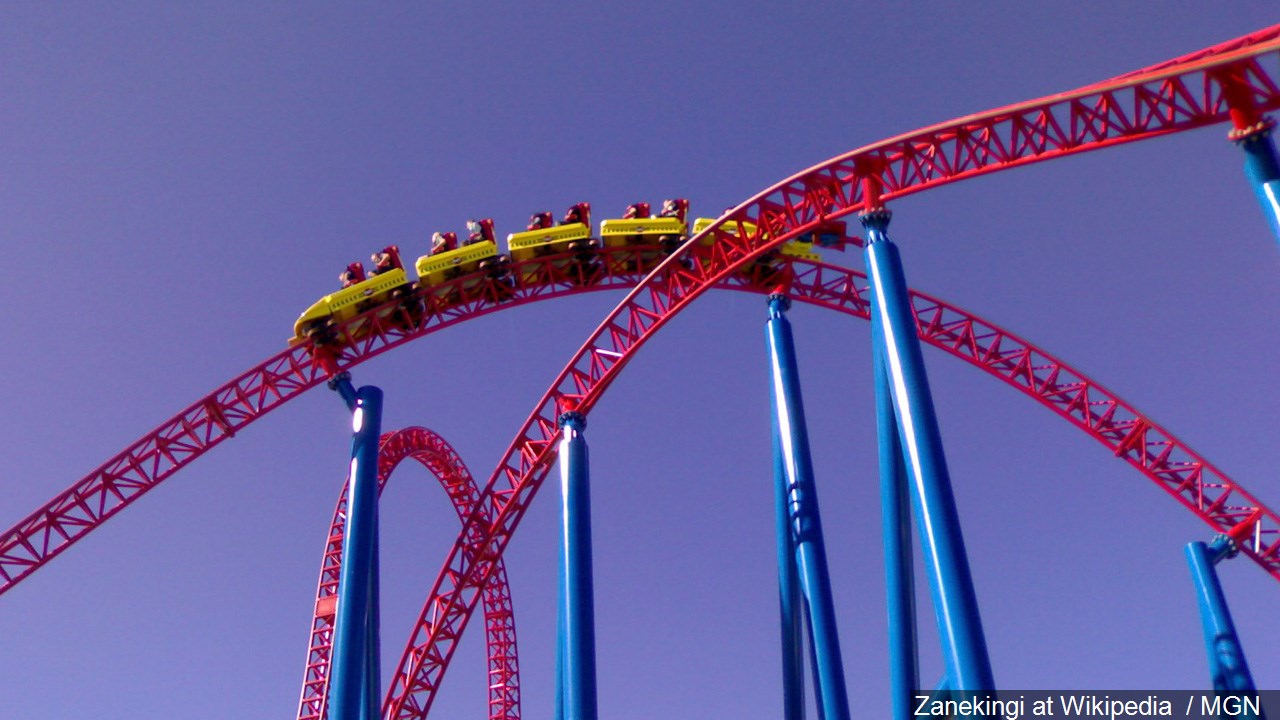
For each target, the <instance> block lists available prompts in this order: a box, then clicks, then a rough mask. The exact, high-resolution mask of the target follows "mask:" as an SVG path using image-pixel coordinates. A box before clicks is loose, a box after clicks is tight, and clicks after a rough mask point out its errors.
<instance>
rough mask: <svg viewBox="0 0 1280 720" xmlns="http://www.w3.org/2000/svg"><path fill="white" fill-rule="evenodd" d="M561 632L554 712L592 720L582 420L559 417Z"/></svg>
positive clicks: (591, 606)
mask: <svg viewBox="0 0 1280 720" xmlns="http://www.w3.org/2000/svg"><path fill="white" fill-rule="evenodd" d="M559 422H560V432H561V440H560V491H561V492H560V495H561V526H560V527H561V536H560V537H561V544H560V578H561V582H560V612H559V618H560V629H559V637H558V640H557V648H558V654H559V656H560V657H559V658H557V663H556V664H557V666H558V667H559V671H558V672H557V676H558V677H557V688H556V706H557V710H556V712H557V714H559V715H560V717H561V718H562V720H596V716H597V703H596V634H595V600H594V590H593V580H592V571H591V493H590V472H589V460H588V454H587V441H586V439H585V438H584V437H583V436H582V431H583V429H584V428H585V427H586V418H584V417H583V416H582V414H581V413H578V412H574V411H569V412H565V413H563V414H562V415H561V416H560V419H559Z"/></svg>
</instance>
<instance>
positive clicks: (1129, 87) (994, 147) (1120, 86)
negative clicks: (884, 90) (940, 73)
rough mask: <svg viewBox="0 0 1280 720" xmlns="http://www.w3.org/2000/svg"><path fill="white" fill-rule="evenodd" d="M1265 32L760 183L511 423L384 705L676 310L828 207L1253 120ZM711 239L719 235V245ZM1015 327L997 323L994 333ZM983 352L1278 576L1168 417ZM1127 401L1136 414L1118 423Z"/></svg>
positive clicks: (431, 673)
mask: <svg viewBox="0 0 1280 720" xmlns="http://www.w3.org/2000/svg"><path fill="white" fill-rule="evenodd" d="M1255 35H1258V36H1261V35H1267V37H1268V39H1265V40H1262V39H1260V38H1259V39H1258V41H1257V42H1253V41H1251V42H1248V43H1243V46H1242V43H1240V42H1239V41H1232V42H1230V43H1224V44H1223V45H1222V46H1219V48H1225V49H1221V50H1220V51H1219V50H1215V49H1213V48H1211V49H1209V50H1207V51H1205V52H1203V53H1200V54H1198V56H1197V59H1194V60H1190V61H1185V62H1176V61H1175V63H1174V64H1173V65H1162V66H1158V67H1159V69H1157V70H1154V71H1148V72H1140V73H1136V74H1131V75H1128V76H1124V77H1122V78H1120V79H1117V80H1114V81H1111V82H1108V83H1098V84H1094V85H1091V86H1088V87H1086V88H1082V89H1080V90H1077V91H1074V92H1068V93H1062V94H1059V95H1054V96H1050V97H1048V98H1043V99H1041V100H1036V101H1031V102H1026V103H1021V104H1018V105H1014V106H1010V107H1007V108H1001V109H999V110H994V111H991V112H988V113H983V114H980V115H972V116H969V117H966V118H961V119H959V120H956V121H952V122H949V123H944V124H941V125H937V126H934V127H931V128H926V129H924V130H921V131H917V132H914V133H908V134H906V135H902V136H899V137H896V138H892V139H890V140H886V141H884V142H881V143H877V144H875V145H871V146H868V147H866V148H863V149H861V150H856V151H853V152H851V153H849V154H847V155H843V156H840V157H838V158H835V159H833V160H831V161H828V162H827V163H824V164H822V165H818V166H815V167H813V168H811V169H809V170H806V171H804V172H802V173H800V174H799V175H796V176H794V177H792V178H790V179H788V180H785V181H783V182H782V183H779V184H778V185H775V186H774V187H772V188H769V189H767V190H765V191H764V192H762V193H760V194H758V195H756V196H755V197H753V198H751V199H750V200H748V201H747V202H746V203H744V204H742V205H739V206H738V207H737V208H735V209H733V210H732V211H731V212H729V213H727V214H726V215H724V216H722V217H721V218H720V219H719V220H718V221H716V223H715V224H713V225H712V226H711V227H709V228H707V229H706V230H704V231H703V232H702V233H699V234H698V235H697V236H695V237H693V238H690V240H689V241H688V242H686V243H685V244H684V245H683V246H681V247H680V248H679V249H678V250H677V251H676V252H675V253H673V254H672V256H671V257H669V258H667V260H665V261H664V262H663V264H662V265H661V266H660V267H658V268H656V269H655V270H654V271H653V272H652V273H650V274H649V275H648V276H647V277H646V278H645V279H644V280H643V281H642V282H641V283H640V284H639V285H638V286H636V287H635V289H633V290H632V291H631V292H630V293H629V294H628V295H627V297H626V298H625V299H624V300H623V301H622V303H621V304H619V305H618V307H617V308H615V309H614V311H613V312H612V313H610V315H609V316H608V317H607V318H606V319H605V320H604V322H603V323H602V324H601V325H600V326H599V327H598V328H597V329H596V330H595V332H594V333H592V335H591V336H590V337H589V338H588V339H587V341H586V343H585V344H584V345H583V346H582V348H581V349H579V350H578V352H577V353H576V354H575V355H574V357H573V358H572V359H571V360H570V361H569V363H568V365H566V367H565V368H564V370H563V371H562V372H561V373H560V375H559V376H558V377H557V378H556V380H555V381H554V382H553V383H552V385H551V387H550V389H549V390H548V391H547V393H546V394H545V395H544V396H543V398H542V400H541V401H540V403H539V405H538V406H537V407H536V408H535V409H534V411H533V413H532V414H531V415H530V416H529V418H528V420H526V421H525V424H524V426H523V427H522V428H521V429H520V431H519V432H518V433H517V435H516V437H515V439H514V440H513V441H512V443H511V445H510V446H509V448H508V450H507V453H506V455H505V456H504V458H503V459H502V461H501V462H500V463H499V464H498V467H497V469H496V470H495V471H494V473H493V475H492V476H491V477H490V479H489V482H488V483H487V484H486V486H485V490H484V493H483V497H482V499H481V502H482V503H492V505H493V508H494V513H495V516H496V518H497V519H496V520H495V522H494V523H493V524H492V525H491V526H490V527H489V528H488V532H487V533H486V535H485V539H484V542H483V543H475V542H473V541H471V540H469V539H468V538H466V537H464V536H463V535H460V536H459V538H458V540H457V541H456V542H455V544H454V547H453V549H452V550H451V551H450V554H449V557H448V559H447V560H446V562H445V566H444V569H443V570H442V571H441V573H440V575H439V576H438V578H437V582H436V585H435V586H434V587H433V588H432V593H431V600H432V602H433V604H434V606H435V607H442V608H444V612H443V613H442V614H440V615H439V616H437V617H436V618H434V619H433V620H432V621H430V622H428V621H427V619H425V618H424V619H422V621H421V622H420V623H419V627H418V629H417V631H416V632H415V635H414V637H413V639H412V640H411V642H410V648H409V649H408V650H407V651H406V653H405V655H404V657H403V658H402V660H401V666H400V668H399V670H398V671H397V675H396V678H395V680H394V681H393V683H392V685H391V686H390V688H389V695H388V699H387V702H386V704H384V707H383V715H384V717H391V718H420V717H424V716H425V715H426V712H427V711H428V709H429V708H430V703H431V701H432V700H433V699H434V692H435V687H436V683H437V682H438V680H437V679H436V678H438V675H439V673H440V672H441V671H442V669H443V668H442V665H440V660H439V659H438V657H439V656H438V654H437V653H435V652H434V648H435V646H436V642H437V641H436V637H437V636H440V637H456V635H457V633H459V632H461V630H462V628H464V627H465V625H466V622H467V618H468V616H469V615H470V613H471V608H473V607H474V603H475V600H474V595H475V592H476V589H477V588H479V587H482V586H483V583H484V581H485V579H486V578H487V577H488V576H489V574H490V573H491V572H492V571H493V561H494V559H496V558H497V557H500V556H501V554H502V552H503V549H504V548H505V547H506V543H507V542H508V541H509V540H510V537H511V534H512V532H513V531H514V529H515V527H516V525H517V524H518V523H519V521H520V518H521V517H522V516H523V513H524V510H525V509H526V507H527V506H528V503H529V501H530V500H531V499H532V498H533V496H534V494H535V493H536V492H537V490H538V488H539V487H540V485H541V483H542V480H543V479H544V478H545V477H546V475H547V473H548V472H549V470H550V467H551V465H552V463H553V462H554V461H555V458H556V446H557V444H556V440H557V439H558V436H559V428H558V425H557V423H556V417H557V415H558V413H559V412H560V409H561V408H562V407H564V406H565V404H566V402H569V403H572V405H573V406H574V407H575V408H576V409H578V410H579V411H580V412H583V413H587V412H589V411H590V409H591V408H592V407H593V406H594V404H595V403H596V402H597V401H598V399H599V398H600V396H601V395H602V394H603V393H604V391H605V390H606V389H607V388H608V386H609V384H610V383H611V382H612V381H613V379H614V378H615V377H616V376H617V374H618V372H619V371H620V370H621V369H622V367H624V366H625V365H626V363H627V361H628V360H629V359H630V358H631V357H632V356H633V354H634V352H635V351H636V350H637V349H638V348H639V347H641V346H642V345H643V344H644V342H645V341H646V340H648V338H649V337H651V336H652V335H653V334H655V333H656V332H657V331H658V330H660V329H661V327H662V326H663V325H665V324H666V323H667V322H668V321H669V320H670V319H671V318H673V317H674V316H675V315H676V314H677V313H678V312H679V311H680V310H682V309H684V308H685V307H687V306H688V305H689V303H691V302H693V301H694V300H695V299H696V298H697V297H699V296H700V295H701V294H702V293H704V292H706V291H707V290H708V289H710V288H712V287H714V286H716V285H718V284H719V283H721V282H723V281H724V280H726V279H727V278H728V277H730V276H731V274H732V273H735V272H737V271H739V270H740V269H741V268H743V267H745V266H746V265H747V264H748V263H750V262H752V261H753V260H754V259H756V258H758V257H760V256H761V255H762V254H763V253H765V252H767V251H769V250H771V249H773V248H775V247H777V246H779V245H781V244H782V243H783V242H786V241H787V240H790V239H792V238H794V237H796V236H798V235H799V234H801V233H802V232H804V231H807V230H812V229H814V228H816V227H817V226H818V225H819V224H820V223H821V222H823V221H825V220H828V219H833V218H839V217H842V216H845V215H848V214H850V213H853V212H855V211H858V210H870V209H876V208H879V207H882V206H883V203H884V202H886V201H888V200H891V199H894V198H897V197H902V196H905V195H908V194H911V193H915V192H920V191H922V190H926V189H929V188H933V187H937V186H940V185H943V184H946V183H950V182H955V181H958V180H963V179H967V178H972V177H977V176H980V175H985V174H989V173H993V172H998V171H1001V170H1007V169H1010V168H1013V167H1020V166H1022V165H1027V164H1031V163H1034V162H1041V161H1044V160H1049V159H1053V158H1057V157H1065V156H1068V155H1074V154H1076V153H1080V152H1086V151H1090V150H1097V149H1101V148H1105V147H1110V146H1113V145H1118V144H1122V143H1128V142H1135V141H1139V140H1144V139H1150V138H1153V137H1158V136H1161V135H1166V134H1170V133H1174V132H1181V131H1186V130H1191V129H1195V128H1198V127H1204V126H1206V125H1210V124H1214V123H1221V122H1226V121H1228V120H1231V121H1233V122H1234V123H1235V124H1236V126H1237V128H1240V127H1242V126H1244V125H1247V124H1248V123H1249V122H1251V121H1253V119H1254V118H1257V117H1259V113H1261V112H1263V111H1266V110H1270V109H1274V108H1276V107H1280V86H1278V85H1277V80H1278V79H1280V63H1278V61H1280V26H1277V27H1275V28H1271V29H1269V30H1267V31H1264V32H1263V33H1258V34H1255ZM749 228H754V230H753V231H750V232H749ZM704 239H706V240H711V241H712V243H711V245H710V247H709V249H708V248H706V247H705V246H704V245H703V244H702V241H703V240H704ZM952 309H954V308H952ZM962 332H964V331H962ZM1011 337H1012V336H1009V335H1007V334H1004V333H1000V334H998V335H997V336H996V339H997V340H1001V341H1002V340H1004V339H1005V338H1011ZM924 339H926V340H929V338H928V337H925V338H924ZM958 342H959V343H960V344H959V345H957V346H956V347H957V348H963V347H964V346H965V344H966V343H968V344H969V347H970V348H972V349H974V350H975V351H976V349H978V348H979V345H978V344H977V342H978V341H977V337H976V336H975V335H973V334H972V333H970V334H968V335H963V336H961V337H960V338H959V340H958ZM981 351H982V353H983V355H982V357H983V358H990V357H994V358H997V359H1000V360H1002V361H1004V362H1014V363H1015V367H1018V368H1019V370H1018V373H1017V376H1016V377H1017V378H1018V381H1017V383H1015V384H1020V383H1023V382H1025V383H1028V384H1029V385H1030V386H1032V387H1033V388H1034V387H1040V388H1042V390H1041V392H1044V393H1047V394H1046V395H1045V397H1046V398H1047V397H1049V396H1050V395H1052V396H1054V397H1058V398H1069V402H1070V403H1073V405H1072V407H1080V408H1083V409H1082V410H1081V411H1080V412H1081V416H1080V417H1079V418H1078V419H1077V418H1072V422H1073V423H1074V424H1076V425H1077V426H1079V427H1082V428H1083V429H1085V430H1086V431H1087V432H1089V433H1090V434H1091V435H1093V436H1094V437H1096V438H1098V439H1099V440H1102V441H1103V442H1104V444H1106V445H1108V446H1114V447H1113V452H1115V453H1116V454H1117V455H1119V456H1121V457H1124V458H1126V459H1127V460H1128V461H1129V462H1130V463H1131V464H1134V465H1135V466H1138V467H1140V468H1142V469H1143V470H1144V472H1147V474H1148V476H1149V477H1151V478H1152V479H1153V480H1155V481H1156V482H1157V483H1159V484H1160V485H1161V487H1163V488H1165V489H1166V490H1168V491H1169V492H1171V494H1173V495H1174V496H1175V497H1176V498H1178V500H1179V501H1180V502H1182V503H1183V505H1184V506H1186V507H1188V508H1190V509H1192V510H1193V512H1196V514H1197V515H1199V516H1200V517H1201V518H1202V519H1204V520H1206V522H1208V523H1209V524H1210V525H1211V526H1213V527H1214V528H1215V529H1217V530H1219V531H1222V532H1228V533H1230V534H1231V535H1232V537H1233V538H1235V539H1236V541H1237V542H1238V543H1239V544H1240V545H1241V546H1242V549H1243V551H1244V552H1245V553H1246V554H1247V555H1248V556H1249V557H1251V558H1253V559H1254V560H1255V561H1257V562H1258V563H1259V564H1261V565H1262V566H1263V567H1264V568H1266V569H1267V571H1268V572H1269V573H1271V574H1272V576H1273V577H1276V578H1278V579H1280V553H1278V552H1277V551H1278V550H1280V537H1278V535H1280V533H1277V528H1278V527H1280V526H1278V525H1277V517H1276V515H1275V513H1273V512H1271V511H1270V510H1267V509H1266V508H1264V507H1263V506H1262V505H1261V504H1260V503H1258V502H1257V501H1256V499H1255V498H1253V497H1252V496H1249V495H1246V494H1245V493H1244V492H1243V490H1241V489H1240V488H1239V487H1238V486H1237V485H1235V484H1234V483H1230V484H1223V483H1219V482H1216V479H1217V478H1207V477H1206V476H1205V473H1204V465H1203V460H1202V459H1200V458H1199V456H1191V458H1190V459H1188V460H1181V459H1175V458H1174V448H1175V446H1178V445H1180V444H1179V443H1177V441H1176V440H1174V439H1173V437H1172V436H1171V435H1169V434H1168V433H1166V432H1164V431H1163V430H1161V431H1158V432H1153V425H1152V423H1151V422H1150V421H1149V420H1147V419H1146V418H1143V417H1142V416H1140V415H1138V414H1137V413H1136V412H1132V408H1131V407H1129V406H1127V405H1125V404H1123V403H1122V401H1120V400H1119V399H1115V400H1114V404H1113V405H1111V406H1110V408H1109V410H1108V411H1107V412H1103V413H1101V414H1095V412H1094V409H1093V407H1092V406H1091V402H1092V398H1093V397H1094V396H1093V394H1092V393H1093V391H1094V390H1095V389H1096V386H1092V384H1091V383H1086V384H1084V385H1083V386H1076V387H1072V386H1070V385H1067V386H1064V385H1062V384H1060V383H1059V382H1058V378H1059V377H1060V376H1061V371H1060V370H1059V371H1058V372H1057V373H1053V372H1050V373H1049V374H1047V375H1044V376H1038V375H1036V372H1035V368H1034V367H1033V366H1031V365H1030V361H1031V357H1032V351H1031V350H1030V348H1024V352H1023V354H1022V357H1021V358H1017V357H1015V358H1013V359H1012V360H1009V359H1007V358H1008V356H1007V354H1006V348H1005V347H1004V346H1003V345H1002V344H997V345H995V346H986V347H982V348H981ZM957 355H958V356H960V357H966V356H965V355H963V354H959V353H957ZM1045 357H1047V356H1045ZM1122 408H1123V409H1124V410H1125V412H1124V413H1122V412H1121V410H1122ZM1130 413H1131V415H1132V417H1130V418H1127V419H1124V420H1122V421H1121V422H1116V420H1117V417H1118V416H1119V417H1123V416H1124V415H1127V414H1130ZM1069 417H1070V415H1069ZM1188 452H1189V451H1188ZM1215 475H1218V474H1217V473H1215ZM444 662H446V663H447V657H445V658H444Z"/></svg>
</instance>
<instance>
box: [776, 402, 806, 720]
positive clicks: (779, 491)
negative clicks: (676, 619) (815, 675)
mask: <svg viewBox="0 0 1280 720" xmlns="http://www.w3.org/2000/svg"><path fill="white" fill-rule="evenodd" d="M772 425H773V482H774V515H775V527H776V543H777V548H778V620H779V627H780V629H781V636H782V717H783V720H804V629H803V627H802V626H801V609H802V607H803V606H802V601H801V597H800V577H799V571H798V570H797V568H796V546H795V543H794V542H792V540H791V513H790V510H789V498H790V496H791V487H790V485H789V483H788V481H787V469H786V457H785V456H784V454H783V452H782V432H781V429H780V427H779V425H778V413H777V411H776V408H775V411H774V413H773V422H772ZM814 665H815V666H816V665H817V662H814Z"/></svg>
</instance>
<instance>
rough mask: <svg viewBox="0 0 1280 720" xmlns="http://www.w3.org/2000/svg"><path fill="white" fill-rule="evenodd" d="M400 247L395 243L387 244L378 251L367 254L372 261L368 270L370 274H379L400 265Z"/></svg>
mask: <svg viewBox="0 0 1280 720" xmlns="http://www.w3.org/2000/svg"><path fill="white" fill-rule="evenodd" d="M399 254H400V248H398V247H396V246H395V245H388V246H387V247H384V248H382V250H380V251H379V252H376V253H374V254H373V255H370V256H369V259H370V260H372V261H373V270H370V271H369V274H370V275H381V274H382V273H385V272H391V271H392V270H395V269H397V268H399V267H400V262H399V260H400V258H399V257H398V256H399Z"/></svg>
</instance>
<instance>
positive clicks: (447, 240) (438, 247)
mask: <svg viewBox="0 0 1280 720" xmlns="http://www.w3.org/2000/svg"><path fill="white" fill-rule="evenodd" d="M457 248H458V236H457V235H456V234H454V233H451V232H447V233H441V232H438V233H434V234H433V235H432V236H431V254H432V255H439V254H440V253H446V252H449V251H450V250H456V249H457Z"/></svg>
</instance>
